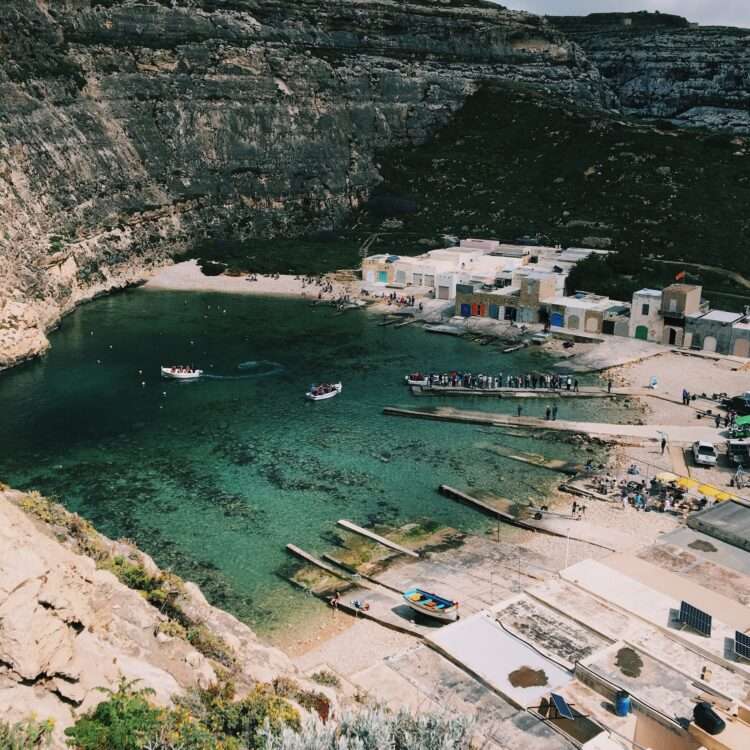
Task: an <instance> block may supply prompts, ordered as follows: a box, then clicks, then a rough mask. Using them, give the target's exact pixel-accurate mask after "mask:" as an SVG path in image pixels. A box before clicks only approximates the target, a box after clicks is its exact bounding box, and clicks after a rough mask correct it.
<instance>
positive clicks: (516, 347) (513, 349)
mask: <svg viewBox="0 0 750 750" xmlns="http://www.w3.org/2000/svg"><path fill="white" fill-rule="evenodd" d="M526 346H527V344H526V343H525V342H524V343H522V344H514V345H513V346H509V347H507V348H506V349H503V354H510V353H511V352H517V351H518V350H519V349H525V348H526Z"/></svg>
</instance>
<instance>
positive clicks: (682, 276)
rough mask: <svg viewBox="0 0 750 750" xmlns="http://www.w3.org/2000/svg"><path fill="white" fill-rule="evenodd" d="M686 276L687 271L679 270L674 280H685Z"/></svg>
mask: <svg viewBox="0 0 750 750" xmlns="http://www.w3.org/2000/svg"><path fill="white" fill-rule="evenodd" d="M686 278H687V272H686V271H680V272H679V273H678V274H677V276H675V277H674V280H675V281H685V279H686Z"/></svg>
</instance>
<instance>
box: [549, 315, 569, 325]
mask: <svg viewBox="0 0 750 750" xmlns="http://www.w3.org/2000/svg"><path fill="white" fill-rule="evenodd" d="M549 322H550V325H553V326H555V327H556V328H563V327H564V326H565V318H564V317H563V315H562V313H552V315H551V316H550V319H549Z"/></svg>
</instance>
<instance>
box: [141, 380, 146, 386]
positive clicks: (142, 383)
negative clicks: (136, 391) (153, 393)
mask: <svg viewBox="0 0 750 750" xmlns="http://www.w3.org/2000/svg"><path fill="white" fill-rule="evenodd" d="M145 387H146V381H145V380H141V388H145Z"/></svg>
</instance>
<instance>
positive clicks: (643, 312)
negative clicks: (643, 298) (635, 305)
mask: <svg viewBox="0 0 750 750" xmlns="http://www.w3.org/2000/svg"><path fill="white" fill-rule="evenodd" d="M650 309H651V308H650V306H649V305H641V315H648V311H649V310H650Z"/></svg>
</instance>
